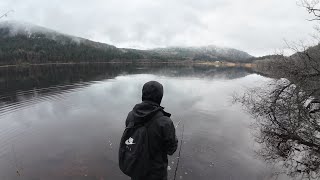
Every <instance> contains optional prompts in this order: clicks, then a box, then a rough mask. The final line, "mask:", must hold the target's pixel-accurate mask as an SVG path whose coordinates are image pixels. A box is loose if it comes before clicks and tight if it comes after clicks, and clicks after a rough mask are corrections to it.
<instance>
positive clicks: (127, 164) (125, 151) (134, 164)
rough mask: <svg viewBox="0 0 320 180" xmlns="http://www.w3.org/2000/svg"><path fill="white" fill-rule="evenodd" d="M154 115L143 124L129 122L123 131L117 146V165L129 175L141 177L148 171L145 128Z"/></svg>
mask: <svg viewBox="0 0 320 180" xmlns="http://www.w3.org/2000/svg"><path fill="white" fill-rule="evenodd" d="M155 116H156V115H155ZM155 116H153V117H152V118H151V119H150V120H149V121H148V122H146V123H144V124H137V125H135V124H134V123H133V122H130V123H129V124H128V126H127V127H126V129H125V130H124V132H123V135H122V137H121V141H120V148H119V167H120V169H121V171H122V172H123V173H124V174H126V175H128V176H130V177H134V178H139V177H143V176H146V173H147V172H148V168H149V167H150V157H151V155H150V152H149V138H148V131H147V128H148V126H149V125H150V124H151V122H152V121H153V120H154V119H155Z"/></svg>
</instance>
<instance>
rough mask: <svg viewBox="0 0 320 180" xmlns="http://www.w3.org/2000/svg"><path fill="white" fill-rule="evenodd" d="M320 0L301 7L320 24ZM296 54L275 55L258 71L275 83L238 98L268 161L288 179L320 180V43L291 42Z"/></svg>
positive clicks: (305, 1) (306, 1)
mask: <svg viewBox="0 0 320 180" xmlns="http://www.w3.org/2000/svg"><path fill="white" fill-rule="evenodd" d="M319 4H320V3H319V0H302V1H301V3H300V5H301V6H303V7H304V8H306V10H307V11H308V12H309V13H310V14H312V15H313V17H314V18H313V19H310V20H312V21H317V20H319V21H320V9H319ZM288 47H290V48H291V50H293V51H294V52H296V53H295V54H293V55H291V56H289V57H286V56H283V55H280V56H271V57H268V59H264V60H261V61H259V62H257V70H258V71H260V72H264V73H265V74H269V75H270V76H272V77H274V78H275V80H273V81H270V82H269V84H267V85H266V87H260V88H254V89H248V91H247V92H246V93H245V94H244V95H242V96H237V97H235V98H234V100H235V101H236V102H239V103H241V104H242V105H243V106H244V107H245V109H246V110H247V111H248V112H249V113H250V114H251V115H252V116H253V117H254V118H255V119H256V122H255V123H254V126H253V127H254V128H255V129H256V132H257V133H256V134H255V138H256V141H257V142H258V143H260V144H261V146H262V149H261V150H259V152H258V154H259V155H260V156H261V157H262V158H263V159H264V160H266V161H268V162H272V163H276V164H278V165H279V164H281V165H283V166H284V167H285V168H284V169H285V170H286V173H287V174H288V175H291V176H292V177H296V178H301V179H320V44H319V43H318V44H317V45H316V46H313V47H307V46H305V45H304V44H303V43H301V42H300V43H293V44H292V43H291V44H290V45H289V43H288Z"/></svg>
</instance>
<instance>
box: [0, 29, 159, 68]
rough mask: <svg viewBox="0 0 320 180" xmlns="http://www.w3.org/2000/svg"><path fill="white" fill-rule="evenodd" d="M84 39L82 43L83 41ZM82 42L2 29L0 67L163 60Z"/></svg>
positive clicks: (151, 55) (0, 33)
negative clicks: (12, 33) (11, 32)
mask: <svg viewBox="0 0 320 180" xmlns="http://www.w3.org/2000/svg"><path fill="white" fill-rule="evenodd" d="M80 40H81V41H80ZM80 40H79V41H77V40H74V39H72V38H69V37H66V36H57V37H55V38H48V37H47V35H46V34H42V33H32V34H29V35H27V34H17V35H14V36H13V35H10V32H9V29H7V28H2V29H0V65H8V64H24V63H31V64H38V63H70V62H75V63H76V62H108V61H111V60H117V61H128V60H139V59H153V60H162V58H161V56H159V55H156V54H152V53H144V52H143V51H138V50H133V49H119V48H116V47H114V46H110V45H106V44H102V43H96V42H92V41H89V40H85V39H80Z"/></svg>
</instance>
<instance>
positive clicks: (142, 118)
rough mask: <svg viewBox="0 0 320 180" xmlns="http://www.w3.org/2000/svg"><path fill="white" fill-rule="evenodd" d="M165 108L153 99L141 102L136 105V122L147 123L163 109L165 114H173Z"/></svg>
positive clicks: (134, 112) (133, 111)
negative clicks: (152, 100)
mask: <svg viewBox="0 0 320 180" xmlns="http://www.w3.org/2000/svg"><path fill="white" fill-rule="evenodd" d="M163 109H164V108H163V107H161V106H159V105H158V104H157V103H154V102H151V101H143V102H142V103H140V104H137V105H135V106H134V108H133V110H132V115H133V117H134V122H135V123H145V122H147V121H148V120H150V119H151V118H152V117H153V116H154V115H156V114H157V113H158V112H159V111H162V112H163V114H164V115H165V116H168V117H170V115H171V114H169V113H167V112H165V111H164V110H163Z"/></svg>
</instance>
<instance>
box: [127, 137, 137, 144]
mask: <svg viewBox="0 0 320 180" xmlns="http://www.w3.org/2000/svg"><path fill="white" fill-rule="evenodd" d="M133 140H134V139H133V138H132V137H130V138H129V139H127V140H126V142H125V144H126V145H133V144H135V143H134V142H133Z"/></svg>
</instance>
